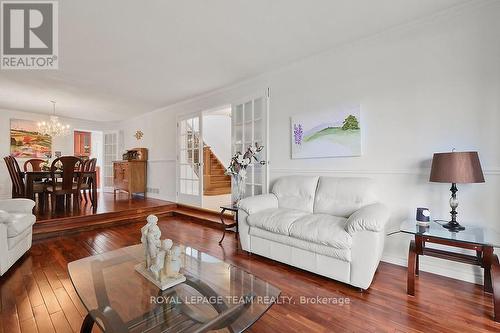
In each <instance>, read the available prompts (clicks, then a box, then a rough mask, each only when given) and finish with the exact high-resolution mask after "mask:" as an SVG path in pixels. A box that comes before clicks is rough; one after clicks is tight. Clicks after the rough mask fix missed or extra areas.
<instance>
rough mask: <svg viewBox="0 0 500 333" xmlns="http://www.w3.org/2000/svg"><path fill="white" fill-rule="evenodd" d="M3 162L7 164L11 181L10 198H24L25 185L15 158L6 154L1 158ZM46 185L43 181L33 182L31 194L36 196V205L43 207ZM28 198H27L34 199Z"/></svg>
mask: <svg viewBox="0 0 500 333" xmlns="http://www.w3.org/2000/svg"><path fill="white" fill-rule="evenodd" d="M3 159H4V161H5V164H6V165H7V170H8V171H9V176H10V180H11V181H12V198H26V185H25V183H24V180H23V177H22V176H21V174H22V172H21V168H20V167H19V164H18V163H17V160H16V159H15V158H14V157H12V156H6V157H4V158H3ZM45 188H46V185H45V184H43V183H38V182H35V183H34V184H33V194H34V196H35V198H36V197H38V206H39V208H40V209H43V207H44V206H45V199H46V193H45ZM35 198H28V199H35Z"/></svg>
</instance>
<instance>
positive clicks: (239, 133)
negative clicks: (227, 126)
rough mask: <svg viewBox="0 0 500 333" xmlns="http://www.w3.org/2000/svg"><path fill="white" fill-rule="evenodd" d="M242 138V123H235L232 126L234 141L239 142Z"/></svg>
mask: <svg viewBox="0 0 500 333" xmlns="http://www.w3.org/2000/svg"><path fill="white" fill-rule="evenodd" d="M242 138H243V126H242V125H236V126H234V142H235V143H237V144H238V143H241V142H242Z"/></svg>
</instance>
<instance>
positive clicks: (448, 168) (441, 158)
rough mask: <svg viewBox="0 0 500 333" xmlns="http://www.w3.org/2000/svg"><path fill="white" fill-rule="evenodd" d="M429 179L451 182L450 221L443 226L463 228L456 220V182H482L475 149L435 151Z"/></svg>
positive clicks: (452, 229) (455, 229)
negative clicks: (467, 150) (449, 151)
mask: <svg viewBox="0 0 500 333" xmlns="http://www.w3.org/2000/svg"><path fill="white" fill-rule="evenodd" d="M429 181H431V182H437V183H451V189H450V191H451V198H450V207H451V212H450V213H451V221H450V222H448V223H447V224H444V225H443V227H445V228H447V229H449V230H450V231H459V230H464V229H465V227H463V226H461V225H460V223H458V222H457V207H458V199H457V192H458V188H457V183H458V184H470V183H484V176H483V170H482V169H481V162H480V161H479V156H478V154H477V152H475V151H469V152H455V151H453V152H451V153H436V154H434V156H433V158H432V166H431V176H430V179H429Z"/></svg>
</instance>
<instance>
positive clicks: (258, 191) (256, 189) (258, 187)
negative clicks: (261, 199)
mask: <svg viewBox="0 0 500 333" xmlns="http://www.w3.org/2000/svg"><path fill="white" fill-rule="evenodd" d="M253 190H254V194H253V195H259V194H262V186H261V185H255V186H254V187H253Z"/></svg>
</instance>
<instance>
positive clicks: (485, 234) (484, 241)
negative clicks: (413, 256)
mask: <svg viewBox="0 0 500 333" xmlns="http://www.w3.org/2000/svg"><path fill="white" fill-rule="evenodd" d="M445 223H446V222H437V221H431V222H430V224H429V226H428V227H424V226H420V225H417V222H416V221H415V220H406V221H404V222H403V223H401V226H400V231H401V232H404V233H408V234H413V235H422V236H431V237H436V238H441V239H448V240H453V241H460V242H464V243H473V244H480V245H489V246H494V247H500V233H499V232H497V231H495V230H493V229H489V228H483V227H478V226H468V225H464V227H465V230H460V231H458V232H451V231H449V230H448V229H446V228H444V227H443V226H442V224H445Z"/></svg>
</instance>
